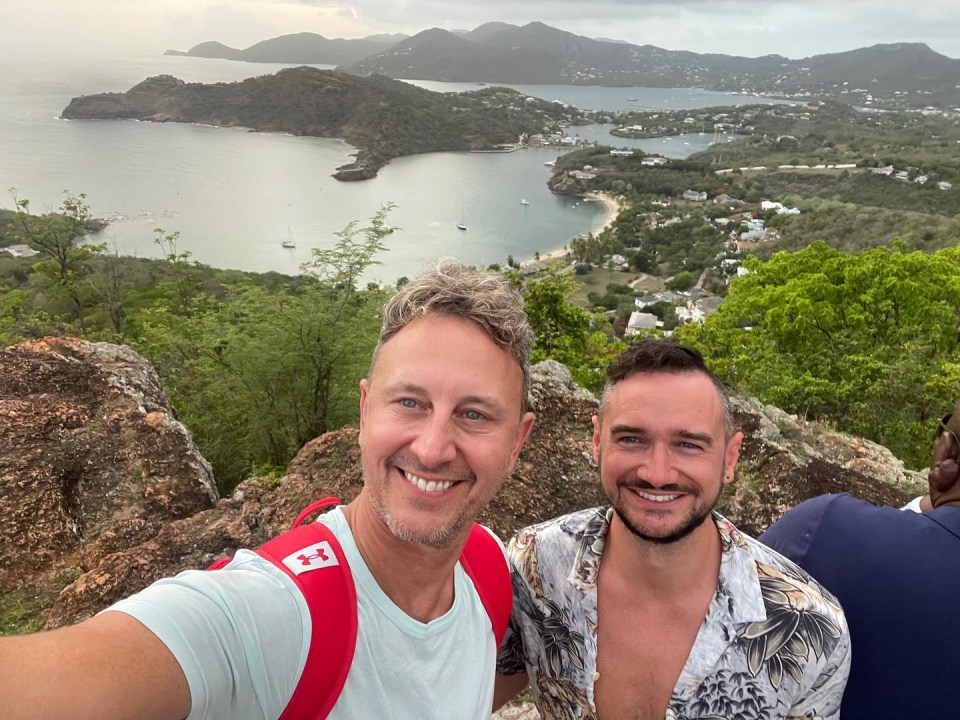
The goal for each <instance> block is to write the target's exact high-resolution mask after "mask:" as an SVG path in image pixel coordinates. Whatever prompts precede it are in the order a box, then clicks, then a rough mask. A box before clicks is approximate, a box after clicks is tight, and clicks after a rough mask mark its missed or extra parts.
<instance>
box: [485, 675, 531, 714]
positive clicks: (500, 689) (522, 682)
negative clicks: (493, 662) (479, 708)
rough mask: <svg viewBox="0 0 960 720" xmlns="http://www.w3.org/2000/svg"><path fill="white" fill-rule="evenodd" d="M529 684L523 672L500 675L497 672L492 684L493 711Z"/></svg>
mask: <svg viewBox="0 0 960 720" xmlns="http://www.w3.org/2000/svg"><path fill="white" fill-rule="evenodd" d="M529 684H530V680H529V678H528V677H527V674H526V673H525V672H522V673H517V674H516V675H501V674H500V673H497V679H496V682H495V683H494V686H493V710H494V712H496V711H497V710H499V709H500V708H501V707H503V706H504V705H505V704H506V703H508V702H510V701H511V700H513V699H514V698H515V697H516V696H517V695H519V694H520V693H521V692H523V691H524V689H526V687H527V685H529Z"/></svg>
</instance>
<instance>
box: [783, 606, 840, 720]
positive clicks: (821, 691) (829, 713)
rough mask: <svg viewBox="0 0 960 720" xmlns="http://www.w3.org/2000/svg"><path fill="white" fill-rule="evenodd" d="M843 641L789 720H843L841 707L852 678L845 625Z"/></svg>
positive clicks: (796, 704) (793, 709)
mask: <svg viewBox="0 0 960 720" xmlns="http://www.w3.org/2000/svg"><path fill="white" fill-rule="evenodd" d="M840 632H841V635H840V639H839V641H838V642H837V644H836V646H835V647H834V648H833V652H832V653H830V657H829V658H827V662H826V664H825V665H824V666H823V670H822V671H821V673H820V675H819V677H817V678H816V680H814V682H813V684H812V685H811V689H810V691H809V692H808V693H807V695H806V696H805V697H803V698H801V699H800V700H799V702H797V703H795V704H794V706H793V707H792V708H790V712H789V713H787V715H788V717H814V716H815V717H817V718H821V719H822V720H840V703H841V702H842V700H843V691H844V689H845V688H846V686H847V680H848V679H849V677H850V630H849V629H848V628H847V623H846V622H844V623H843V626H842V627H841V630H840Z"/></svg>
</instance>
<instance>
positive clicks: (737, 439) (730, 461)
mask: <svg viewBox="0 0 960 720" xmlns="http://www.w3.org/2000/svg"><path fill="white" fill-rule="evenodd" d="M742 444H743V433H742V432H738V433H736V434H735V435H734V436H733V437H732V438H730V440H729V441H728V442H727V448H726V450H724V458H723V484H724V485H729V484H730V483H732V482H733V470H734V468H736V466H737V460H739V459H740V446H741V445H742Z"/></svg>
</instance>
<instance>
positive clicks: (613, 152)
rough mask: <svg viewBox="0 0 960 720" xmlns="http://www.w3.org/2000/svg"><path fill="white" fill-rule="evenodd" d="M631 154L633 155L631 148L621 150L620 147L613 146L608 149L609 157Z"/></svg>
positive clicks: (628, 155)
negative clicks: (611, 148)
mask: <svg viewBox="0 0 960 720" xmlns="http://www.w3.org/2000/svg"><path fill="white" fill-rule="evenodd" d="M631 155H633V150H622V149H617V148H614V149H613V150H611V151H610V156H611V157H630V156H631Z"/></svg>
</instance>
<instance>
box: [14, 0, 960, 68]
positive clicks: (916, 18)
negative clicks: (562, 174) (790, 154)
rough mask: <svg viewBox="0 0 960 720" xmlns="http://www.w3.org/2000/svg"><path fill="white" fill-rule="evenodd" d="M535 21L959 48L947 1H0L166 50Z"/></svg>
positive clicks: (711, 39) (668, 43)
mask: <svg viewBox="0 0 960 720" xmlns="http://www.w3.org/2000/svg"><path fill="white" fill-rule="evenodd" d="M492 20H498V21H502V22H509V23H514V24H524V23H527V22H530V21H532V20H540V21H543V22H545V23H547V24H548V25H552V26H554V27H557V28H560V29H562V30H568V31H570V32H574V33H577V34H579V35H586V36H589V37H602V38H612V39H616V40H625V41H627V42H632V43H636V44H651V45H658V46H660V47H664V48H668V49H671V50H691V51H694V52H718V53H725V54H731V55H733V54H736V55H746V56H750V57H755V56H758V55H764V54H768V53H779V54H781V55H786V56H787V57H791V58H802V57H808V56H810V55H815V54H818V53H824V52H838V51H843V50H851V49H854V48H857V47H864V46H867V45H873V44H876V43H891V42H925V43H927V44H928V45H929V46H930V47H931V48H933V49H934V50H936V51H937V52H940V53H943V54H944V55H948V56H950V57H953V58H960V3H957V2H955V0H913V1H912V2H910V1H908V2H904V1H903V0H484V1H482V2H475V1H474V0H356V1H354V2H337V1H335V0H0V28H3V35H4V43H5V44H12V45H14V46H19V47H20V48H32V49H34V50H36V49H44V48H47V47H50V48H53V47H61V48H70V49H75V48H84V47H86V48H92V47H97V48H104V49H108V50H130V49H138V50H145V51H147V52H151V53H152V52H154V51H156V52H162V51H163V50H164V49H166V48H176V49H180V50H186V49H188V48H190V47H192V46H193V45H195V44H197V43H199V42H202V41H205V40H219V41H220V42H223V43H225V44H227V45H230V46H232V47H238V48H243V47H247V46H249V45H252V44H253V43H255V42H257V41H259V40H264V39H267V38H270V37H275V36H277V35H282V34H285V33H292V32H302V31H309V32H316V33H319V34H321V35H324V36H326V37H362V36H364V35H369V34H374V33H384V32H387V33H391V32H403V33H407V34H413V33H416V32H419V31H420V30H424V29H426V28H429V27H443V28H447V29H472V28H474V27H476V26H477V25H479V24H481V23H484V22H488V21H492Z"/></svg>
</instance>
